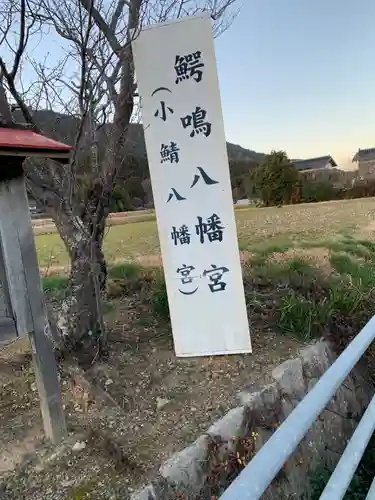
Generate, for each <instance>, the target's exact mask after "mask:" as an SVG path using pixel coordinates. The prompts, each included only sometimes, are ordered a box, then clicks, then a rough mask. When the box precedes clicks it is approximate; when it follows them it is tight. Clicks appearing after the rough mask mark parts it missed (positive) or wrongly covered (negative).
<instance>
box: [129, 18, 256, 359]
mask: <svg viewBox="0 0 375 500" xmlns="http://www.w3.org/2000/svg"><path fill="white" fill-rule="evenodd" d="M133 53H134V61H135V71H136V76H137V81H138V88H139V94H140V96H141V100H142V101H141V102H142V118H143V126H144V132H145V140H146V148H147V155H148V162H149V167H150V175H151V183H152V190H153V195H154V203H155V209H156V217H157V223H158V231H159V238H160V245H161V251H162V257H163V266H164V273H165V279H166V284H167V292H168V301H169V309H170V315H171V322H172V330H173V339H174V345H175V351H176V355H177V356H210V355H218V354H234V353H246V352H251V342H250V332H249V325H248V319H247V311H246V303H245V296H244V289H243V281H242V272H241V263H240V257H239V251H238V243H237V232H236V223H235V218H234V210H233V201H232V191H231V184H230V178H229V168H228V157H227V150H226V142H225V134H224V125H223V117H222V111H221V102H220V93H219V85H218V78H217V71H216V61H215V52H214V43H213V36H212V25H211V19H210V17H209V16H208V15H206V14H202V15H200V16H197V17H187V18H183V19H179V20H177V21H172V22H167V23H163V24H157V25H153V26H148V27H146V28H144V29H143V30H142V31H141V32H140V34H139V35H138V36H137V37H136V38H135V40H134V41H133Z"/></svg>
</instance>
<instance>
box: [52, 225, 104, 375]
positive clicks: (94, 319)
mask: <svg viewBox="0 0 375 500" xmlns="http://www.w3.org/2000/svg"><path fill="white" fill-rule="evenodd" d="M60 221H61V224H60V223H59V222H60ZM72 221H73V224H69V225H67V224H66V221H65V220H61V217H57V226H58V230H59V233H60V236H61V237H62V239H63V241H64V243H65V246H66V248H67V250H68V253H69V256H70V263H71V269H70V279H69V286H68V290H67V294H66V297H65V299H64V301H63V303H62V307H61V310H60V312H59V315H58V320H57V326H58V327H59V329H60V331H61V333H62V336H63V340H64V344H65V346H66V347H67V348H68V349H69V351H72V352H74V354H75V356H76V357H77V359H78V360H79V362H80V364H81V366H82V367H83V368H87V367H88V366H90V365H91V364H93V362H94V361H95V360H96V359H97V358H98V357H99V356H101V355H102V354H103V352H104V349H105V345H106V335H105V329H104V323H103V315H102V304H101V294H102V291H103V290H104V288H105V284H106V276H107V270H106V263H105V259H104V254H103V251H102V242H103V233H104V225H103V229H102V230H99V231H98V228H97V227H96V228H95V231H90V232H89V231H88V230H87V227H88V225H87V224H83V223H82V221H80V219H78V218H77V217H74V216H73V217H72ZM74 222H75V224H74ZM89 226H90V225H89Z"/></svg>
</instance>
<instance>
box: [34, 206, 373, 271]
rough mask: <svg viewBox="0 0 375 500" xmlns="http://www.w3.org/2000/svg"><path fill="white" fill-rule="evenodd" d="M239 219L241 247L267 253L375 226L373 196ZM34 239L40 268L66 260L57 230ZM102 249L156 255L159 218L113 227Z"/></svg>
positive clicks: (118, 254)
mask: <svg viewBox="0 0 375 500" xmlns="http://www.w3.org/2000/svg"><path fill="white" fill-rule="evenodd" d="M141 217H142V216H140V218H141ZM143 219H144V218H143ZM236 220H237V231H238V238H239V246H240V249H241V250H242V251H248V252H255V253H259V252H260V253H262V252H263V251H265V252H267V253H269V252H270V251H271V250H272V249H273V250H274V251H282V250H286V249H288V248H290V247H293V246H295V245H297V246H298V245H303V244H304V243H306V244H309V243H311V242H314V243H316V244H318V243H319V241H322V242H325V241H327V240H332V239H335V238H336V237H337V236H338V235H343V234H344V235H350V234H354V233H357V232H359V231H362V230H366V229H368V228H369V227H370V228H371V224H372V223H373V224H374V229H375V222H374V221H375V199H374V198H367V199H360V200H345V201H332V202H325V203H314V204H313V203H310V204H303V205H292V206H286V207H282V208H277V207H271V208H246V209H241V210H236ZM370 232H371V231H370ZM369 236H371V234H370V235H369ZM369 239H371V238H369ZM36 244H37V249H38V255H39V264H40V266H41V267H44V268H45V267H50V266H51V265H52V266H66V265H68V263H69V262H68V257H67V254H66V252H65V248H64V245H63V243H62V241H61V239H60V237H59V235H58V234H57V233H51V234H43V235H37V236H36ZM104 251H105V255H106V258H107V261H108V263H109V264H111V263H114V262H119V261H121V260H123V261H132V260H137V259H139V258H140V257H145V256H152V255H158V254H159V252H160V249H159V239H158V234H157V227H156V221H155V220H142V219H141V221H140V222H134V221H133V222H131V223H130V222H124V224H119V225H114V226H111V227H109V228H108V232H107V235H106V238H105V241H104Z"/></svg>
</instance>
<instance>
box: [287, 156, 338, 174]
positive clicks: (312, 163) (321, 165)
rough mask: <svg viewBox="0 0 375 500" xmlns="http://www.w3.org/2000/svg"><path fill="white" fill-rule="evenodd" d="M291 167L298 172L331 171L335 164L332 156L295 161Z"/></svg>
mask: <svg viewBox="0 0 375 500" xmlns="http://www.w3.org/2000/svg"><path fill="white" fill-rule="evenodd" d="M293 165H294V166H295V167H296V169H297V170H299V171H300V172H307V171H308V172H312V171H317V170H332V168H335V167H337V163H336V162H335V160H334V159H333V158H332V156H319V157H318V158H310V159H308V160H295V161H293Z"/></svg>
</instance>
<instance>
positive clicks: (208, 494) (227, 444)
mask: <svg viewBox="0 0 375 500" xmlns="http://www.w3.org/2000/svg"><path fill="white" fill-rule="evenodd" d="M334 359H335V355H334V354H333V350H332V349H331V348H330V346H329V345H328V344H327V343H326V342H324V341H319V342H317V343H315V344H312V345H310V346H308V347H305V348H303V349H302V350H301V351H300V356H299V357H298V358H296V359H292V360H288V361H285V362H284V363H282V364H281V365H279V366H278V367H276V368H275V369H274V370H273V372H272V378H273V380H274V381H273V383H271V384H269V385H266V386H264V387H263V388H262V389H261V390H259V391H257V392H249V391H246V390H244V391H241V392H240V393H239V394H238V400H239V403H240V406H238V407H236V408H233V409H232V410H230V411H229V412H228V413H227V414H226V415H225V416H224V417H223V418H222V419H220V420H219V421H217V422H215V423H214V424H213V425H212V426H211V427H210V428H209V429H208V430H207V432H206V433H205V434H204V435H202V436H200V437H199V438H198V439H197V440H196V441H195V442H194V443H193V444H192V445H191V446H189V447H187V448H185V449H184V450H182V451H181V452H179V453H176V454H174V455H173V456H171V457H170V459H169V460H167V461H166V462H165V463H164V464H162V465H161V467H160V468H159V473H158V475H157V476H156V477H155V478H154V480H153V481H152V482H151V484H150V485H148V486H146V487H145V488H144V489H142V490H140V491H138V492H136V493H134V494H133V495H132V496H131V500H178V499H184V500H212V499H213V498H215V499H216V498H218V497H219V496H220V494H221V493H222V492H223V490H224V489H225V488H226V487H227V486H228V484H230V482H231V481H232V480H233V479H234V477H235V476H236V475H237V474H238V473H239V472H240V471H241V470H242V469H243V467H244V466H245V465H246V464H247V463H248V462H249V461H250V460H251V458H252V457H253V456H254V455H255V454H256V452H257V451H258V450H259V449H260V448H261V446H262V445H263V444H264V443H265V442H266V441H267V439H268V438H269V437H270V436H271V435H272V433H273V432H274V431H275V429H277V427H278V426H279V425H280V424H281V423H282V421H283V420H285V418H287V416H288V415H289V414H290V413H291V412H292V411H293V409H294V408H295V406H296V405H297V404H298V403H299V401H301V399H303V397H304V396H305V395H306V394H307V392H308V391H310V390H311V389H312V388H313V386H314V385H315V384H316V382H317V381H318V380H319V378H320V377H321V375H322V374H323V373H324V372H325V371H326V370H327V369H328V368H329V366H330V365H331V364H332V362H333V361H334ZM372 392H373V388H371V387H370V386H369V384H368V383H367V382H366V377H365V373H364V368H363V367H362V366H361V365H359V366H357V367H356V368H355V369H354V370H353V372H352V373H351V375H350V376H349V377H348V378H347V379H346V380H345V382H344V384H343V385H342V386H341V388H340V389H339V390H338V392H337V393H336V394H335V396H334V397H333V398H332V400H331V402H330V404H329V405H328V406H327V407H326V409H325V410H324V411H323V412H322V414H321V415H320V416H319V418H318V419H317V421H316V422H315V423H314V425H313V426H312V428H311V429H310V431H309V432H308V434H307V435H306V437H305V438H304V439H303V441H302V442H301V443H300V445H299V446H298V448H297V450H296V452H295V453H294V454H293V456H292V457H291V458H290V459H289V461H288V462H287V463H286V464H285V465H284V467H283V469H282V470H281V471H280V473H279V474H278V476H277V477H276V478H275V480H274V481H273V483H272V484H271V485H270V487H269V488H268V489H267V491H266V493H265V494H264V495H263V497H262V498H263V499H264V500H276V499H278V500H280V499H289V498H296V499H297V498H298V499H309V490H310V485H309V477H311V475H312V474H313V473H314V471H316V470H317V469H318V468H320V467H322V466H326V467H327V468H329V469H332V467H334V466H335V465H336V463H337V462H338V460H339V459H340V456H341V453H342V452H343V450H344V449H345V446H346V443H347V440H348V439H349V438H350V437H351V435H352V433H353V430H354V429H355V427H356V426H357V423H358V420H359V419H360V417H361V415H362V413H363V411H364V410H365V409H366V407H367V405H368V403H369V401H370V399H371V396H372Z"/></svg>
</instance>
